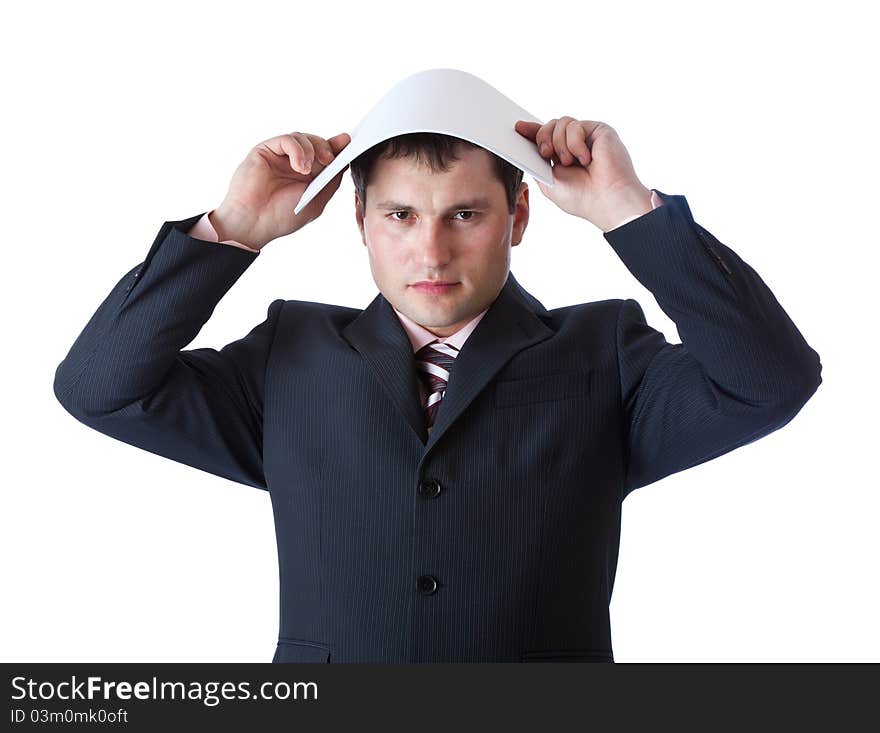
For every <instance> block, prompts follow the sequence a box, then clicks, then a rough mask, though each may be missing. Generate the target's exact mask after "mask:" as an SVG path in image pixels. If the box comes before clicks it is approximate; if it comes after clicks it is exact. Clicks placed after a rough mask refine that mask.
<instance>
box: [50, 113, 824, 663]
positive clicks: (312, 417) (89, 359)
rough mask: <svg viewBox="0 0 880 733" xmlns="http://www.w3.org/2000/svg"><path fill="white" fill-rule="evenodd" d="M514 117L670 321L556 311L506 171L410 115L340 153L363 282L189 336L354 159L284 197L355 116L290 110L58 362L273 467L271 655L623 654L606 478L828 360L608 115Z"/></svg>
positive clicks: (684, 448)
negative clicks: (242, 326)
mask: <svg viewBox="0 0 880 733" xmlns="http://www.w3.org/2000/svg"><path fill="white" fill-rule="evenodd" d="M515 129H516V132H517V133H518V134H519V135H522V136H523V137H524V138H526V139H528V140H529V141H531V142H532V143H533V144H534V145H535V146H536V147H537V149H538V150H539V151H540V154H541V155H542V156H543V157H544V158H545V159H546V160H548V161H551V164H552V165H553V171H554V181H555V184H554V185H553V186H552V187H550V186H545V185H544V184H543V183H540V182H539V183H538V185H539V187H540V190H541V192H542V193H543V194H544V195H545V196H547V197H548V198H549V199H550V200H551V201H552V202H553V203H555V204H556V205H557V206H558V207H559V208H560V209H562V210H563V211H564V212H566V213H568V214H571V215H572V216H577V217H580V218H582V219H585V220H586V221H588V222H591V223H592V224H593V225H595V226H596V227H598V228H599V229H600V230H601V231H602V232H603V235H604V238H605V240H606V241H607V242H608V243H609V244H610V245H611V247H612V248H613V250H614V251H615V252H616V253H617V255H618V256H619V257H620V258H621V260H622V261H623V263H624V265H625V266H626V267H627V268H628V269H629V271H630V272H631V273H632V274H633V275H634V276H635V277H636V278H637V279H638V280H639V281H640V282H641V283H642V284H643V285H644V286H645V287H647V288H648V289H649V290H650V291H651V293H652V294H653V295H654V296H655V298H656V300H657V302H658V303H659V305H660V307H661V308H662V309H663V311H664V312H665V313H666V314H668V315H669V317H670V318H672V319H673V321H674V322H675V324H676V326H677V327H678V331H679V334H680V336H681V339H682V343H681V344H671V343H668V342H667V341H666V340H665V338H664V336H663V334H662V333H660V332H659V331H656V330H654V329H653V328H651V327H650V326H649V325H648V324H647V323H646V321H645V318H644V314H643V311H642V308H641V306H640V305H639V303H638V302H636V301H635V300H632V299H612V300H603V301H598V302H588V303H580V304H576V305H570V306H566V307H562V308H555V309H552V310H547V309H545V308H544V307H543V305H542V304H541V303H540V302H539V301H538V300H537V299H535V298H534V297H533V296H532V295H531V294H529V293H528V292H526V291H525V290H524V289H523V288H522V287H521V286H520V285H519V284H518V283H517V281H516V280H515V279H514V277H513V275H512V274H511V273H510V272H509V266H510V248H511V247H513V246H516V245H518V244H520V242H521V241H522V239H523V236H524V233H525V229H526V226H527V224H528V218H529V188H528V185H527V184H526V183H524V182H522V171H521V170H517V169H516V168H515V167H514V166H511V165H510V164H509V163H508V162H507V161H505V160H503V159H501V158H499V157H498V156H496V155H495V154H494V153H492V152H490V151H489V150H487V149H484V148H481V147H479V146H477V145H475V144H473V143H470V142H468V141H465V140H461V139H456V138H451V137H449V136H444V135H440V134H434V133H417V134H411V135H404V136H401V137H399V138H395V139H389V140H388V141H386V142H385V143H384V144H383V145H381V146H379V147H377V148H374V149H371V150H370V151H368V153H365V154H364V155H361V156H359V157H358V158H355V159H354V160H353V161H352V163H351V165H350V167H351V175H352V178H353V181H354V183H355V215H356V220H357V224H358V228H359V231H360V235H361V239H362V242H363V245H364V246H365V247H366V248H367V252H368V253H369V261H370V267H371V270H372V276H373V278H374V280H375V282H376V284H377V286H378V288H379V291H380V292H379V294H377V295H376V297H375V298H374V299H373V301H372V302H371V303H370V304H369V305H368V306H367V307H366V308H365V309H363V310H361V309H357V308H350V307H342V306H337V305H329V304H323V303H315V302H307V301H298V300H283V299H278V300H274V301H273V302H272V303H271V304H270V305H269V307H268V312H267V317H266V319H265V320H264V321H263V322H262V323H260V324H259V325H257V326H255V327H254V328H253V329H252V330H251V331H250V333H248V334H247V335H246V336H244V337H243V338H241V339H239V340H237V341H234V342H232V343H230V344H228V345H227V346H225V347H223V348H222V349H220V350H219V351H216V350H214V349H210V348H200V349H191V350H186V349H184V348H183V347H185V346H186V345H187V344H189V343H190V342H191V340H192V339H193V338H194V337H195V336H196V335H197V334H198V332H199V330H200V329H201V328H202V326H203V325H204V323H205V322H206V321H207V320H208V318H209V317H210V316H211V313H212V312H213V310H214V308H215V306H216V305H217V303H218V302H219V300H220V299H221V298H222V297H223V295H224V294H225V293H226V292H227V291H228V290H229V289H230V288H231V287H232V285H233V284H234V283H235V282H236V281H237V280H238V278H239V277H241V276H242V274H243V273H244V272H245V270H247V269H248V268H249V267H250V266H251V265H252V264H253V263H254V262H255V261H256V260H257V259H260V253H261V251H262V249H263V248H264V247H265V246H266V245H267V244H268V243H269V242H271V241H273V240H275V239H277V238H279V237H283V236H285V235H289V234H291V233H293V232H296V231H298V230H299V229H301V228H302V227H303V226H305V225H306V224H307V223H309V222H310V221H313V220H314V219H315V218H317V217H318V216H320V214H321V213H322V212H323V210H324V207H325V206H326V204H327V202H328V201H329V199H330V198H331V197H332V195H333V194H334V193H335V191H336V190H337V189H338V186H339V184H340V182H341V177H342V174H343V173H344V171H345V170H346V169H347V168H348V167H349V166H346V168H343V170H342V171H341V172H340V173H339V174H338V175H336V176H335V177H334V178H333V179H332V181H331V182H330V183H329V184H328V185H327V186H326V187H325V188H324V189H323V190H322V191H321V192H320V193H319V194H318V195H317V196H316V197H315V198H314V199H313V200H311V201H310V203H309V204H308V205H307V206H306V207H305V208H303V210H302V211H301V212H300V213H299V214H293V210H294V207H295V205H296V204H297V202H298V201H299V200H300V197H301V196H302V194H303V191H304V190H305V188H306V187H307V186H308V184H309V182H310V181H311V180H313V178H314V177H315V176H317V175H318V174H319V173H320V171H321V170H322V169H323V168H324V167H325V166H327V165H328V164H329V163H330V161H332V160H333V159H334V157H335V156H338V155H339V154H340V151H341V150H343V149H344V147H345V146H346V145H347V144H348V143H349V142H350V140H351V138H350V137H349V136H348V135H347V134H345V133H342V134H339V135H337V136H335V137H332V138H329V139H324V138H322V137H319V136H317V135H314V134H310V133H302V132H293V133H290V134H286V135H280V136H278V137H274V138H271V139H269V140H266V141H265V142H263V143H260V144H259V145H257V146H256V147H255V148H253V149H252V150H251V151H250V152H249V154H248V155H247V157H246V158H245V160H244V161H243V162H242V163H241V165H240V166H239V167H238V169H237V170H236V171H235V174H234V176H233V178H232V181H231V184H230V186H229V190H228V192H227V195H226V197H225V199H224V201H223V202H222V203H221V205H220V206H219V207H218V208H217V209H214V210H211V211H210V212H207V213H204V214H201V215H197V216H193V217H191V218H189V219H184V220H181V221H169V222H165V223H164V225H163V226H162V227H161V229H160V230H159V233H158V235H157V236H156V238H155V241H154V242H153V244H152V246H151V248H150V249H149V251H148V252H147V254H146V257H145V258H144V260H143V262H141V263H140V264H138V265H137V266H136V267H134V268H133V269H131V270H130V271H129V272H128V273H126V274H125V275H124V276H123V277H122V279H121V280H119V282H118V283H117V284H116V286H115V287H114V288H113V289H112V291H111V292H110V293H109V295H108V296H107V297H106V298H105V300H104V301H103V302H102V303H101V305H100V306H99V307H98V310H97V312H96V313H95V314H94V315H93V316H92V318H91V319H90V320H89V322H88V323H87V325H86V326H85V328H84V330H83V331H82V333H81V334H80V336H79V337H78V338H77V339H76V341H75V342H74V344H73V346H72V348H71V349H70V351H69V353H68V355H67V357H66V358H65V359H64V360H63V361H62V362H61V364H60V365H59V366H58V369H57V372H56V375H55V382H54V390H55V394H56V396H57V398H58V400H59V401H60V403H61V404H62V405H63V406H64V408H65V409H66V410H67V411H69V412H70V413H71V414H72V415H73V416H74V417H76V418H77V420H79V421H81V422H83V423H84V424H86V425H87V426H89V427H91V428H93V429H95V430H98V431H100V432H101V433H104V434H106V435H109V436H111V437H113V438H115V439H118V440H121V441H124V442H126V443H129V444H131V445H134V446H137V447H139V448H142V449H144V450H148V451H151V452H153V453H156V454H158V455H161V456H165V457H167V458H170V459H172V460H174V461H178V462H180V463H183V464H186V465H189V466H192V467H195V468H198V469H201V470H203V471H208V472H210V473H212V474H215V475H217V476H221V477H224V478H227V479H230V480H232V481H236V482H238V483H241V484H245V485H247V486H252V487H256V488H260V489H266V490H268V492H269V496H270V498H271V501H272V507H273V512H274V518H275V528H276V538H277V545H278V553H279V568H280V582H281V596H280V600H281V608H280V629H279V637H278V644H277V646H276V649H275V654H274V658H273V661H275V662H511V661H524V662H531V661H589V662H592V661H596V662H613V661H614V657H613V651H612V646H611V629H610V623H609V604H610V600H611V594H612V590H613V586H614V577H615V571H616V567H617V558H618V546H619V537H620V518H621V505H622V502H623V500H624V498H625V497H626V496H627V495H628V494H629V493H630V492H632V491H633V490H635V489H638V488H640V487H644V486H646V485H648V484H651V483H653V482H656V481H658V480H659V479H662V478H664V477H666V476H669V475H670V474H673V473H676V472H678V471H683V470H685V469H687V468H689V467H691V466H695V465H698V464H700V463H703V462H705V461H708V460H711V459H712V458H715V457H717V456H720V455H722V454H724V453H727V452H729V451H731V450H734V449H735V448H737V447H739V446H742V445H745V444H747V443H750V442H752V441H755V440H758V439H759V438H761V437H763V436H765V435H768V434H769V433H771V432H773V431H775V430H777V429H779V428H781V427H782V426H784V425H785V424H787V423H788V422H789V421H790V420H791V419H792V418H793V417H794V416H795V415H796V414H797V413H798V412H799V411H800V409H801V408H802V407H803V405H804V404H805V403H806V402H807V400H808V399H809V398H810V397H811V396H812V394H813V393H814V392H815V391H816V389H817V388H818V386H819V384H820V383H821V381H822V380H821V376H820V375H821V363H820V361H819V356H818V354H817V353H816V351H814V350H813V349H812V348H811V347H810V346H809V345H808V344H807V343H806V341H805V340H804V338H803V336H802V335H801V334H800V332H799V331H798V329H797V328H796V327H795V325H794V323H793V322H792V321H791V319H790V318H789V317H788V315H787V314H786V312H785V311H784V310H783V308H782V307H781V306H780V304H779V303H778V302H777V300H776V298H775V297H774V295H773V294H772V293H771V292H770V290H769V289H768V288H767V286H766V285H765V283H764V282H763V281H762V280H761V278H760V277H759V276H758V275H757V273H756V272H755V271H754V270H753V269H752V268H751V267H750V266H749V265H748V264H746V263H745V262H744V261H743V260H742V259H740V258H739V257H738V256H737V255H736V254H735V253H734V252H733V250H731V249H730V248H728V247H727V246H725V245H724V244H722V243H721V242H720V241H719V240H718V239H716V238H715V237H714V236H713V235H712V234H710V233H709V232H708V231H707V230H706V229H705V228H703V227H702V226H701V225H699V224H698V223H696V222H695V220H694V218H693V217H692V215H691V211H690V208H689V206H688V204H687V202H686V200H685V198H684V196H676V195H667V194H664V193H662V192H660V191H657V190H656V189H648V188H646V187H645V186H644V185H643V184H642V183H641V181H640V180H639V179H638V177H637V176H636V174H635V171H634V169H633V165H632V161H631V160H630V157H629V154H628V152H627V150H626V148H625V147H624V145H623V144H622V142H621V140H620V138H619V136H618V135H617V133H616V131H615V130H614V129H613V128H612V127H610V126H609V125H607V124H604V123H601V122H596V121H589V120H576V119H574V118H572V117H568V116H565V117H560V118H554V119H552V120H550V121H548V122H546V123H544V124H540V123H537V122H530V121H526V120H520V121H518V122H516V125H515ZM564 272H565V270H564V266H561V267H560V275H561V276H563V275H564Z"/></svg>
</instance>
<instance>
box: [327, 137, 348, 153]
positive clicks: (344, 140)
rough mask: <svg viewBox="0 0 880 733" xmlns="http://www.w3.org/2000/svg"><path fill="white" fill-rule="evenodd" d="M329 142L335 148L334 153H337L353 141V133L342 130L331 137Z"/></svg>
mask: <svg viewBox="0 0 880 733" xmlns="http://www.w3.org/2000/svg"><path fill="white" fill-rule="evenodd" d="M328 142H329V143H330V147H331V149H332V150H333V154H334V155H336V154H338V153H339V152H341V151H342V149H343V148H345V147H346V146H347V145H348V144H349V143H350V142H351V135H349V134H348V133H347V132H340V133H339V134H338V135H334V136H333V137H331V138H330V139H329V140H328Z"/></svg>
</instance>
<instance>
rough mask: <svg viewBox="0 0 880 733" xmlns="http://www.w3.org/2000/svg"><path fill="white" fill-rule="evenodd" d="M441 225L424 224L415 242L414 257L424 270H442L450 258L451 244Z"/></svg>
mask: <svg viewBox="0 0 880 733" xmlns="http://www.w3.org/2000/svg"><path fill="white" fill-rule="evenodd" d="M441 226H442V224H441V225H436V226H428V225H425V226H424V227H423V230H422V231H421V232H420V233H419V236H418V241H417V242H416V259H417V260H418V261H419V264H420V265H421V266H422V267H423V268H424V269H425V270H440V271H442V270H443V269H444V268H445V267H446V266H447V265H448V264H449V262H450V261H451V260H452V245H451V243H450V242H449V241H448V237H447V236H446V233H445V232H444V231H443V230H442V229H441Z"/></svg>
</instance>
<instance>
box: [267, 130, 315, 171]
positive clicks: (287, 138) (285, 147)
mask: <svg viewBox="0 0 880 733" xmlns="http://www.w3.org/2000/svg"><path fill="white" fill-rule="evenodd" d="M261 145H262V146H263V147H266V148H268V149H269V150H271V151H272V152H273V153H275V155H280V156H282V157H283V156H286V157H288V158H290V167H291V169H293V170H295V171H297V172H304V171H303V163H302V161H303V158H304V151H303V147H302V145H301V144H300V143H299V142H298V141H297V140H296V138H294V137H293V136H292V135H278V136H277V137H273V138H270V139H269V140H265V141H264V142H263V143H261Z"/></svg>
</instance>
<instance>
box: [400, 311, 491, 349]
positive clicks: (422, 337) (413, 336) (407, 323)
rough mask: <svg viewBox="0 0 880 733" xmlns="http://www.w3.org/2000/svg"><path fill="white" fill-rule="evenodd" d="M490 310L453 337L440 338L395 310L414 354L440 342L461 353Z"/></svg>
mask: <svg viewBox="0 0 880 733" xmlns="http://www.w3.org/2000/svg"><path fill="white" fill-rule="evenodd" d="M392 308H394V306H392ZM488 310H489V309H488V308H486V310H484V311H483V312H482V313H479V314H477V315H476V316H474V317H473V318H472V319H471V320H470V321H468V323H466V324H465V325H464V326H462V327H461V328H460V329H458V331H456V332H455V333H454V334H452V335H451V336H446V337H440V336H436V335H434V334H433V333H431V332H430V331H429V330H428V329H426V328H425V327H424V326H420V325H419V324H418V323H416V322H415V321H413V320H412V319H411V318H408V317H407V316H405V315H404V314H403V313H401V312H400V311H399V310H397V308H394V312H395V313H396V314H397V317H398V319H399V320H400V323H401V325H403V328H404V330H405V331H406V335H407V336H409V340H410V343H411V344H412V348H413V352H414V353H415V352H417V351H418V350H419V349H421V348H422V347H423V346H426V345H427V344H430V343H432V342H434V341H439V342H440V343H441V344H449V345H450V346H453V347H455V348H456V349H458V350H459V351H460V350H461V347H462V346H463V345H464V342H465V340H466V339H467V337H468V336H470V335H471V333H472V332H473V330H474V329H475V328H476V327H477V324H478V323H479V322H480V319H481V318H482V317H483V316H484V315H486V311H488Z"/></svg>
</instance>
